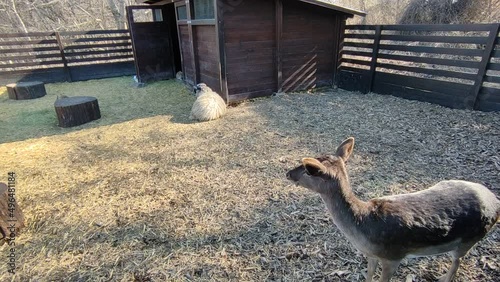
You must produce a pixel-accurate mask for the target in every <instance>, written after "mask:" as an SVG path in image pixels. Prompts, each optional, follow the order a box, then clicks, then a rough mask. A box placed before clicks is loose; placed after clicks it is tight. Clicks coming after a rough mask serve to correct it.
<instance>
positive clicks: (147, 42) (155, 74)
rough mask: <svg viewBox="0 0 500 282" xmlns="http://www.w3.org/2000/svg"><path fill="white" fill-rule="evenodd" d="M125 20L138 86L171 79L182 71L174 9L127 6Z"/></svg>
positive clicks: (167, 7) (168, 6)
mask: <svg viewBox="0 0 500 282" xmlns="http://www.w3.org/2000/svg"><path fill="white" fill-rule="evenodd" d="M127 19H128V24H129V30H130V36H131V38H132V47H133V51H134V59H135V69H136V75H137V80H138V81H139V82H141V83H145V82H149V81H155V80H165V79H171V78H174V77H175V74H176V73H177V72H178V71H182V70H181V54H180V50H179V40H178V34H177V28H176V17H175V8H174V5H162V6H128V7H127Z"/></svg>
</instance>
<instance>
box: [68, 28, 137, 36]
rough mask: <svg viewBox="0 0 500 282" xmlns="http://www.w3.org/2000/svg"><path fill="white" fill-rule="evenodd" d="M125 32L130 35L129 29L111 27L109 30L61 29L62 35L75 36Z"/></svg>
mask: <svg viewBox="0 0 500 282" xmlns="http://www.w3.org/2000/svg"><path fill="white" fill-rule="evenodd" d="M119 33H125V34H127V35H128V33H129V30H128V29H109V30H88V31H60V32H59V34H61V35H62V36H73V35H98V34H99V35H101V34H119Z"/></svg>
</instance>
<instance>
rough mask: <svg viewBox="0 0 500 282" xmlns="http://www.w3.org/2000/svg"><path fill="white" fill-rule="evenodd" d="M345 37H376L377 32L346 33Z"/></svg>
mask: <svg viewBox="0 0 500 282" xmlns="http://www.w3.org/2000/svg"><path fill="white" fill-rule="evenodd" d="M344 38H356V39H372V40H373V39H374V38H375V34H366V33H347V34H345V35H344Z"/></svg>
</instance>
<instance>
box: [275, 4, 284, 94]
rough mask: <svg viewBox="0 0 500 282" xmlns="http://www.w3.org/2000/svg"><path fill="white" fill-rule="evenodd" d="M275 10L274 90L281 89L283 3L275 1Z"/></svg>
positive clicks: (279, 90)
mask: <svg viewBox="0 0 500 282" xmlns="http://www.w3.org/2000/svg"><path fill="white" fill-rule="evenodd" d="M275 5H276V7H275V10H276V56H275V57H276V62H275V63H276V89H278V92H281V91H282V88H283V1H282V0H275Z"/></svg>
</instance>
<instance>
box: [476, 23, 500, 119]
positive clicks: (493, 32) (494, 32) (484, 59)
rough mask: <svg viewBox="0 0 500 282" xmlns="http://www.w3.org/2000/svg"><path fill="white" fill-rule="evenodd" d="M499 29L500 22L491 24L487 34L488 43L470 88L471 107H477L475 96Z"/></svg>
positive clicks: (477, 93)
mask: <svg viewBox="0 0 500 282" xmlns="http://www.w3.org/2000/svg"><path fill="white" fill-rule="evenodd" d="M499 31H500V24H494V25H491V29H490V35H489V36H488V44H486V48H485V49H484V52H483V57H482V58H481V64H480V65H479V71H478V72H477V77H476V81H474V87H473V88H472V90H471V93H470V96H471V98H472V99H471V100H472V103H471V105H470V108H471V109H476V108H477V106H478V105H477V96H478V95H479V91H480V90H481V86H482V85H483V79H484V76H485V75H486V71H487V70H488V64H489V63H490V57H491V54H492V53H493V50H494V49H495V40H496V39H497V36H498V32H499Z"/></svg>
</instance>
